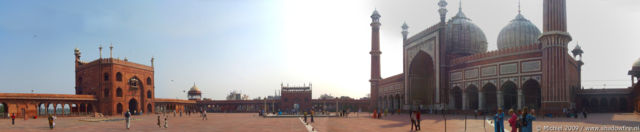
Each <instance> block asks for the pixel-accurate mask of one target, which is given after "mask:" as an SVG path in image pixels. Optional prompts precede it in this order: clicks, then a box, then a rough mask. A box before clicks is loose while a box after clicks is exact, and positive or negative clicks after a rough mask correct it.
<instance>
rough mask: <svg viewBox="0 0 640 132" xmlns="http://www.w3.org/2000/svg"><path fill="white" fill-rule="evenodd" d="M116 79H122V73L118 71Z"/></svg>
mask: <svg viewBox="0 0 640 132" xmlns="http://www.w3.org/2000/svg"><path fill="white" fill-rule="evenodd" d="M116 81H120V82H121V81H122V73H120V72H118V73H116Z"/></svg>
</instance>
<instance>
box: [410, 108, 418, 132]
mask: <svg viewBox="0 0 640 132" xmlns="http://www.w3.org/2000/svg"><path fill="white" fill-rule="evenodd" d="M409 119H411V131H413V127H415V126H416V118H415V117H414V116H413V111H411V112H409ZM416 130H418V128H417V127H416Z"/></svg>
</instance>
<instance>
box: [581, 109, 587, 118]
mask: <svg viewBox="0 0 640 132" xmlns="http://www.w3.org/2000/svg"><path fill="white" fill-rule="evenodd" d="M582 116H584V118H587V108H582Z"/></svg>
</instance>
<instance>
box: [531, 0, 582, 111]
mask: <svg viewBox="0 0 640 132" xmlns="http://www.w3.org/2000/svg"><path fill="white" fill-rule="evenodd" d="M566 6H567V2H566V0H544V2H543V8H544V9H543V16H544V19H543V21H544V25H543V31H544V32H543V33H542V36H540V38H539V39H538V40H540V43H541V49H542V84H541V90H542V91H541V94H542V95H541V96H542V110H543V111H545V112H558V111H562V108H569V107H570V106H571V103H572V102H573V101H572V100H571V98H570V97H571V95H570V94H571V93H570V88H569V86H568V84H567V78H568V76H567V68H568V67H567V64H568V62H567V61H568V58H569V55H568V52H567V44H568V43H569V42H570V41H571V35H569V33H568V32H567V11H566ZM524 94H527V93H524Z"/></svg>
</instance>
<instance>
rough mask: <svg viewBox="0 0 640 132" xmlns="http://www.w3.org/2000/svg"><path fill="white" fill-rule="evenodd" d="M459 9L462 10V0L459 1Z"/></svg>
mask: <svg viewBox="0 0 640 132" xmlns="http://www.w3.org/2000/svg"><path fill="white" fill-rule="evenodd" d="M458 11H459V12H462V0H460V1H458Z"/></svg>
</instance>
